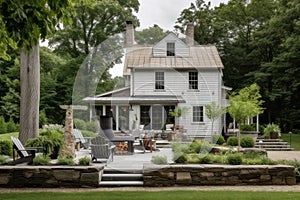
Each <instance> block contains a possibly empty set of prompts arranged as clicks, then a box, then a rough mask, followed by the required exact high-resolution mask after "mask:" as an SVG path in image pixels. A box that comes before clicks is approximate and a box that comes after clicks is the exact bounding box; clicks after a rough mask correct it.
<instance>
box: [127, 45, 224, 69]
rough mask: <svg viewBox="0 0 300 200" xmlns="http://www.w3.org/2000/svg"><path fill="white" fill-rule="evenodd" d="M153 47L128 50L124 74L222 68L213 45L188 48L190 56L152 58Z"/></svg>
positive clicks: (136, 47) (135, 47) (134, 47)
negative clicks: (148, 70) (140, 70)
mask: <svg viewBox="0 0 300 200" xmlns="http://www.w3.org/2000/svg"><path fill="white" fill-rule="evenodd" d="M152 51H153V47H138V46H133V47H130V48H129V49H128V52H127V53H126V57H125V64H124V65H125V67H124V72H125V73H126V72H128V69H130V68H148V69H149V68H159V69H161V68H175V69H190V68H224V66H223V64H222V61H221V58H220V56H219V53H218V51H217V48H216V47H215V46H213V45H198V46H193V47H190V55H189V56H185V57H181V56H153V54H152Z"/></svg>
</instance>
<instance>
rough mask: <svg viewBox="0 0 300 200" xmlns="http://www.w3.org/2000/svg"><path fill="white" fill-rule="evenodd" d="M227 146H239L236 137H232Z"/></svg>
mask: <svg viewBox="0 0 300 200" xmlns="http://www.w3.org/2000/svg"><path fill="white" fill-rule="evenodd" d="M227 144H228V145H229V146H237V145H238V138H237V137H236V136H230V137H229V138H228V139H227Z"/></svg>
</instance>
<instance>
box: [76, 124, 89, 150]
mask: <svg viewBox="0 0 300 200" xmlns="http://www.w3.org/2000/svg"><path fill="white" fill-rule="evenodd" d="M74 136H75V141H76V143H80V145H81V146H82V147H83V148H84V149H88V148H89V147H90V143H91V138H85V137H83V135H82V133H81V131H80V130H78V129H74Z"/></svg>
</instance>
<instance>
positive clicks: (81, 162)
mask: <svg viewBox="0 0 300 200" xmlns="http://www.w3.org/2000/svg"><path fill="white" fill-rule="evenodd" d="M90 163H91V159H90V158H89V157H83V158H80V159H79V161H78V165H85V166H87V165H90Z"/></svg>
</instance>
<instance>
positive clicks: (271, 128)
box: [263, 123, 281, 139]
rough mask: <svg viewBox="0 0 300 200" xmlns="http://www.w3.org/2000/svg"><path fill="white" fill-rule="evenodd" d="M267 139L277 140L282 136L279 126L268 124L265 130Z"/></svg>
mask: <svg viewBox="0 0 300 200" xmlns="http://www.w3.org/2000/svg"><path fill="white" fill-rule="evenodd" d="M263 136H264V137H265V138H270V139H277V138H278V137H280V136H281V134H280V128H279V126H278V125H277V124H274V123H272V124H268V125H267V126H266V128H265V129H264V135H263Z"/></svg>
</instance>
